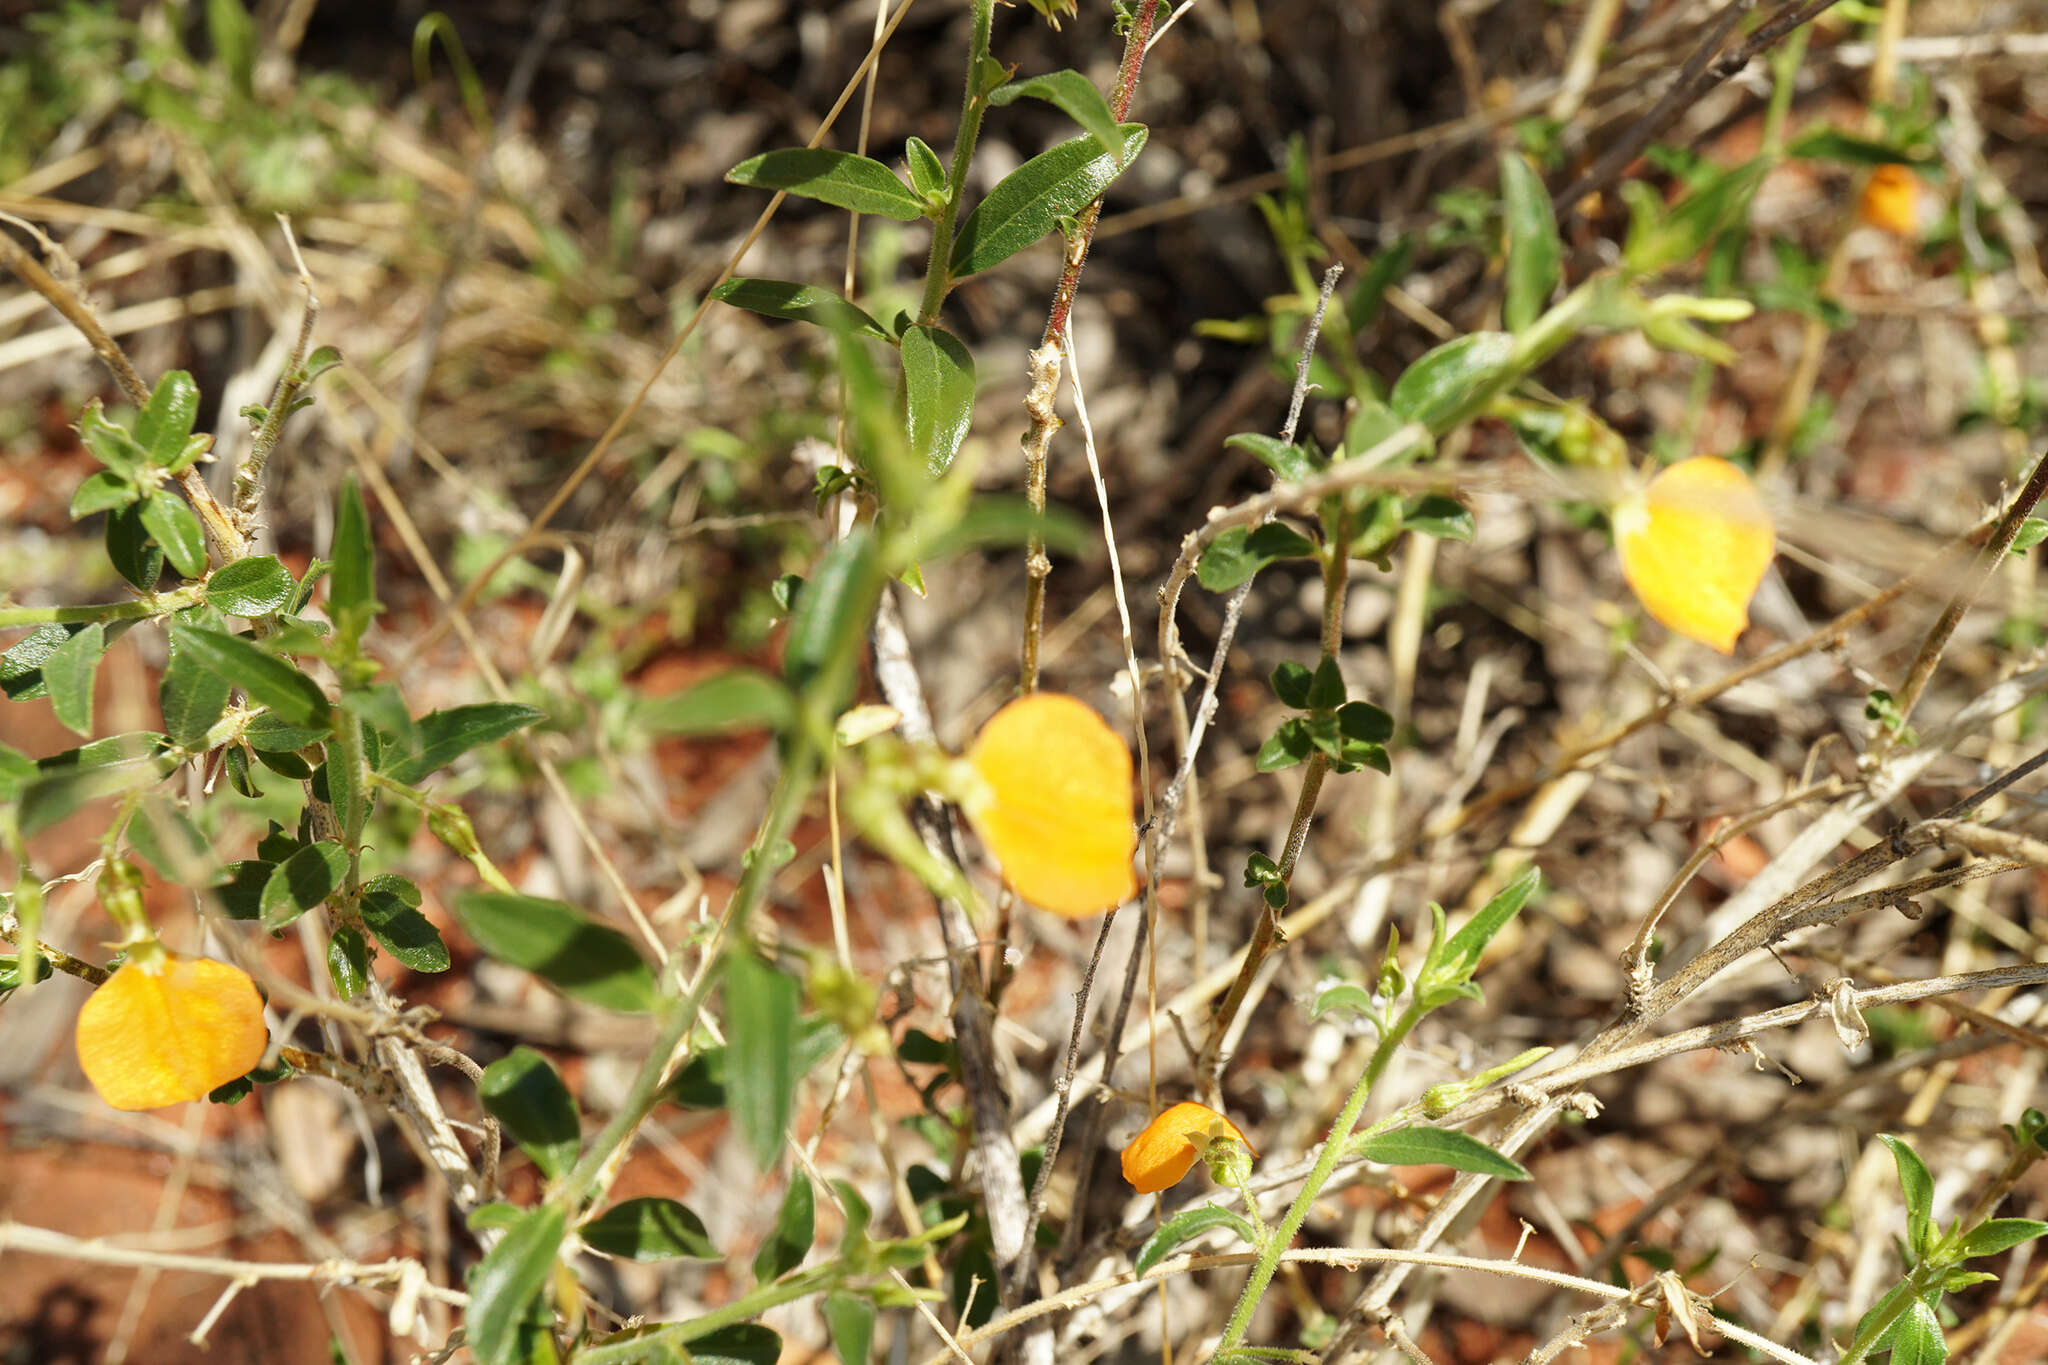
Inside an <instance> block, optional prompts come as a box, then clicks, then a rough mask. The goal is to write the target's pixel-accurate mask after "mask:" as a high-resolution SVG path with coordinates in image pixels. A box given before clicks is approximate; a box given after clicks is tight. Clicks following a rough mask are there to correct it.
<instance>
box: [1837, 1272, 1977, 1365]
mask: <svg viewBox="0 0 2048 1365" xmlns="http://www.w3.org/2000/svg"><path fill="white" fill-rule="evenodd" d="M1931 1264H1932V1263H1931V1262H1927V1261H1923V1262H1922V1263H1921V1264H1920V1265H1917V1266H1915V1267H1914V1268H1913V1269H1912V1270H1911V1271H1910V1272H1909V1273H1908V1274H1907V1276H1906V1283H1905V1286H1904V1288H1905V1292H1904V1293H1902V1294H1899V1295H1897V1296H1896V1297H1894V1298H1893V1299H1892V1301H1891V1302H1890V1303H1889V1304H1887V1305H1886V1306H1885V1309H1884V1311H1883V1312H1882V1313H1879V1314H1878V1315H1877V1316H1876V1317H1874V1318H1872V1319H1871V1320H1870V1321H1869V1322H1867V1323H1865V1324H1864V1325H1863V1330H1862V1331H1860V1332H1858V1333H1857V1334H1856V1339H1855V1340H1854V1341H1852V1342H1850V1343H1849V1349H1848V1350H1846V1351H1844V1352H1843V1353H1842V1358H1841V1359H1840V1360H1839V1361H1837V1362H1835V1365H1862V1361H1863V1359H1864V1357H1866V1356H1868V1355H1869V1354H1870V1353H1871V1351H1872V1350H1874V1349H1876V1346H1877V1343H1878V1342H1880V1341H1882V1340H1883V1339H1884V1334H1885V1333H1886V1332H1888V1331H1890V1330H1891V1329H1892V1325H1893V1324H1894V1323H1896V1322H1898V1320H1899V1319H1900V1318H1902V1317H1904V1316H1905V1315H1906V1314H1907V1312H1909V1311H1910V1310H1911V1309H1912V1307H1913V1305H1914V1303H1916V1302H1918V1301H1919V1300H1920V1299H1922V1298H1924V1297H1925V1296H1926V1294H1927V1291H1928V1290H1930V1289H1933V1288H1934V1287H1935V1286H1937V1285H1939V1284H1940V1283H1941V1281H1942V1278H1943V1277H1945V1276H1946V1275H1947V1274H1948V1270H1949V1267H1947V1266H1943V1267H1942V1268H1941V1269H1940V1270H1938V1271H1935V1272H1934V1273H1933V1274H1929V1273H1928V1267H1929V1266H1930V1265H1931ZM1923 1281H1924V1283H1923Z"/></svg>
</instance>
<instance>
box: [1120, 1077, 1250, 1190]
mask: <svg viewBox="0 0 2048 1365" xmlns="http://www.w3.org/2000/svg"><path fill="white" fill-rule="evenodd" d="M1219 1138H1229V1139H1230V1140H1231V1141H1233V1142H1237V1143H1241V1144H1243V1146H1244V1149H1245V1150H1246V1151H1248V1152H1250V1153H1251V1154H1252V1155H1253V1156H1255V1157H1256V1156H1257V1155H1258V1154H1259V1153H1258V1149H1257V1148H1255V1147H1253V1146H1252V1144H1251V1143H1250V1142H1249V1141H1248V1140H1247V1139H1246V1138H1245V1135H1244V1134H1243V1133H1242V1132H1240V1131H1239V1130H1238V1127H1237V1125H1236V1124H1234V1123H1232V1122H1231V1121H1230V1120H1229V1119H1227V1118H1225V1117H1223V1115H1221V1114H1219V1113H1217V1112H1216V1111H1215V1110H1214V1109H1211V1108H1210V1107H1209V1106H1208V1105H1206V1104H1196V1103H1195V1102H1194V1101H1193V1100H1182V1101H1181V1102H1180V1103H1179V1104H1176V1105H1174V1106H1173V1107H1172V1108H1171V1109H1168V1110H1167V1111H1166V1112H1164V1113H1162V1114H1161V1115H1159V1117H1158V1118H1155V1119H1153V1120H1152V1121H1151V1122H1150V1123H1148V1124H1146V1125H1145V1130H1144V1131H1143V1132H1141V1133H1139V1134H1138V1135H1137V1136H1136V1137H1134V1138H1132V1139H1131V1145H1130V1146H1128V1147H1126V1148H1124V1179H1125V1180H1128V1181H1129V1182H1130V1183H1131V1188H1133V1189H1135V1190H1136V1191H1137V1192H1138V1193H1139V1194H1157V1193H1158V1192H1159V1191H1161V1190H1164V1189H1170V1188H1172V1187H1173V1186H1175V1185H1177V1184H1179V1183H1180V1179H1181V1177H1182V1176H1184V1175H1186V1174H1187V1173H1188V1172H1189V1171H1190V1170H1191V1169H1193V1167H1194V1164H1195V1161H1196V1159H1197V1158H1198V1157H1200V1156H1201V1155H1202V1154H1203V1153H1204V1152H1205V1151H1207V1150H1208V1146H1209V1144H1210V1143H1211V1142H1214V1141H1216V1140H1217V1139H1219Z"/></svg>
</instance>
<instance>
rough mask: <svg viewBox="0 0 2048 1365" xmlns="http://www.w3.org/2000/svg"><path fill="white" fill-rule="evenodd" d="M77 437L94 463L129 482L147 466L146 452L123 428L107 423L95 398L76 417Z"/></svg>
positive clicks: (88, 401) (147, 456) (147, 453)
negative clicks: (125, 478) (96, 462)
mask: <svg viewBox="0 0 2048 1365" xmlns="http://www.w3.org/2000/svg"><path fill="white" fill-rule="evenodd" d="M78 437H79V439H80V440H81V441H83V442H84V443H85V448H86V449H87V450H88V451H90V452H91V454H92V457H93V458H94V459H96V460H98V461H99V462H100V463H101V464H103V465H105V466H106V467H107V468H109V469H111V470H113V471H114V472H115V473H117V474H121V475H125V476H126V477H128V478H130V479H133V478H134V477H135V476H136V475H138V474H140V473H141V472H142V470H143V468H144V466H146V465H147V464H148V463H149V452H148V451H146V450H144V449H143V448H142V445H141V443H140V442H139V441H137V440H136V439H135V438H134V437H133V436H130V435H129V434H128V431H127V429H126V428H125V427H120V426H116V425H115V424H114V423H112V422H110V421H108V420H107V415H106V412H105V411H104V410H103V409H102V408H101V407H100V400H99V399H97V398H92V399H88V400H87V401H86V404H85V409H84V410H83V411H82V412H80V413H79V414H78Z"/></svg>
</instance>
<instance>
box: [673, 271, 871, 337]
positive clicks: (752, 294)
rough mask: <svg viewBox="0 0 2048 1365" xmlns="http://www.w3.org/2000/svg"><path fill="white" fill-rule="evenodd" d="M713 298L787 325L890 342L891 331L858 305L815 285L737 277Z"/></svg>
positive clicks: (729, 281) (718, 290) (714, 293)
mask: <svg viewBox="0 0 2048 1365" xmlns="http://www.w3.org/2000/svg"><path fill="white" fill-rule="evenodd" d="M711 297H712V298H714V299H716V300H718V301H719V302H720V303H729V304H731V305H732V306H733V307H735V308H744V309H746V310H747V311H748V312H749V313H759V314H761V315H762V316H763V317H771V318H780V319H782V320H783V321H784V322H808V323H810V324H812V325H813V326H816V327H822V328H824V329H825V330H826V331H828V332H841V333H852V334H854V335H857V336H870V337H874V338H875V339H876V340H878V341H888V340H891V339H892V338H891V337H890V335H889V333H888V331H887V330H886V329H885V328H884V327H883V326H882V324H881V323H879V322H876V321H875V320H874V319H873V318H872V317H870V316H868V314H867V312H866V311H865V310H863V309H862V308H860V307H859V306H858V305H857V304H852V303H848V302H847V301H846V300H845V299H842V298H840V297H839V295H837V294H835V293H833V292H832V291H831V290H829V289H820V288H819V287H818V286H817V285H814V284H793V283H791V282H790V281H788V280H761V279H750V278H747V277H745V276H735V277H734V278H732V279H729V280H727V281H726V282H725V283H724V284H721V285H719V286H718V288H716V289H714V290H712V291H711Z"/></svg>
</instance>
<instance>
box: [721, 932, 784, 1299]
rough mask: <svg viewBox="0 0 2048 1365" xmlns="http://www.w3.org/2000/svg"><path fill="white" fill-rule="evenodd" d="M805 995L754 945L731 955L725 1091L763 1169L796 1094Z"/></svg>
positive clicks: (775, 1153) (773, 1157)
mask: <svg viewBox="0 0 2048 1365" xmlns="http://www.w3.org/2000/svg"><path fill="white" fill-rule="evenodd" d="M802 996H803V988H802V986H801V985H800V984H799V983H798V982H797V980H796V978H795V977H793V976H790V975H789V974H788V973H786V972H781V971H777V970H776V969H775V968H774V967H772V966H770V965H769V964H768V963H766V962H763V961H761V959H760V958H758V957H756V956H755V955H754V954H753V952H752V951H751V950H750V949H747V948H744V947H742V948H739V949H736V950H734V951H733V952H730V953H728V954H727V955H726V960H725V1011H726V1013H725V1017H726V1021H727V1032H728V1039H729V1041H728V1042H727V1044H726V1048H727V1051H728V1052H729V1053H730V1054H731V1056H730V1058H729V1059H728V1062H727V1066H726V1080H725V1085H726V1093H727V1094H728V1096H730V1098H731V1100H732V1117H733V1123H734V1124H735V1126H737V1127H738V1128H739V1130H740V1136H741V1137H743V1138H744V1139H746V1143H747V1148H748V1150H749V1151H751V1152H752V1153H753V1155H754V1164H755V1165H757V1166H759V1167H760V1168H761V1169H762V1170H764V1171H766V1170H773V1169H774V1167H775V1164H776V1161H777V1159H778V1158H779V1157H780V1156H781V1154H782V1136H783V1133H784V1132H785V1131H786V1130H787V1129H788V1127H789V1118H790V1111H791V1109H792V1107H793V1105H794V1102H795V1099H796V1082H797V1070H796V1025H797V1007H798V1005H799V1004H800V1003H801V1001H802ZM799 1178H801V1177H799ZM769 1278H772V1277H769Z"/></svg>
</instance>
